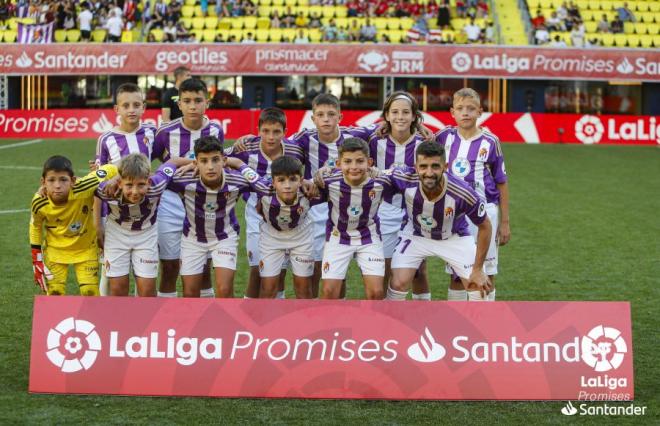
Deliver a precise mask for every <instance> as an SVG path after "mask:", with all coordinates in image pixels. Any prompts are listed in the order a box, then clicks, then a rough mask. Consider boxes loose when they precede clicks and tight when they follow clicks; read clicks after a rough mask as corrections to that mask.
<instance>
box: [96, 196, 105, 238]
mask: <svg viewBox="0 0 660 426" xmlns="http://www.w3.org/2000/svg"><path fill="white" fill-rule="evenodd" d="M99 191H102V189H101V188H100V187H99V188H98V189H97V190H96V194H97V195H98V194H99ZM102 209H103V201H102V200H101V199H100V198H99V197H98V196H97V197H94V209H93V210H94V227H95V228H96V243H97V244H98V246H99V248H100V249H101V250H103V244H104V242H105V226H103V220H101V210H102Z"/></svg>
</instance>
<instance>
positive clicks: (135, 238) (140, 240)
mask: <svg viewBox="0 0 660 426" xmlns="http://www.w3.org/2000/svg"><path fill="white" fill-rule="evenodd" d="M103 254H104V258H105V267H106V270H105V275H106V276H107V277H108V278H115V277H123V276H125V275H128V274H129V272H130V270H131V266H132V267H133V273H134V274H135V276H138V277H141V278H156V277H157V276H158V228H157V227H156V226H151V227H150V228H148V229H147V230H146V231H129V230H126V229H124V228H122V227H121V226H119V225H118V224H117V223H116V222H115V221H113V220H108V221H107V223H106V228H105V244H104V250H103Z"/></svg>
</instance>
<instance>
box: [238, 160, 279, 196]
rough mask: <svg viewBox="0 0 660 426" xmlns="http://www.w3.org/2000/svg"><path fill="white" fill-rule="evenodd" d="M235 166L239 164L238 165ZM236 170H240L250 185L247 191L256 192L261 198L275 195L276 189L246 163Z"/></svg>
mask: <svg viewBox="0 0 660 426" xmlns="http://www.w3.org/2000/svg"><path fill="white" fill-rule="evenodd" d="M227 160H237V159H236V158H232V159H229V158H228V159H227ZM238 161H240V160H238ZM233 163H234V162H233V161H232V164H233ZM235 165H238V164H237V163H236V164H235ZM236 170H238V171H239V172H240V173H241V175H242V176H243V178H244V179H245V181H246V183H247V185H248V187H247V188H246V190H247V191H249V192H255V193H257V195H261V196H268V195H272V194H274V193H275V189H274V188H273V185H272V184H271V183H270V182H269V181H267V180H266V179H264V178H262V177H260V176H259V174H258V173H257V172H255V171H254V170H252V168H250V167H248V166H246V165H245V163H243V162H241V164H240V165H238V167H236Z"/></svg>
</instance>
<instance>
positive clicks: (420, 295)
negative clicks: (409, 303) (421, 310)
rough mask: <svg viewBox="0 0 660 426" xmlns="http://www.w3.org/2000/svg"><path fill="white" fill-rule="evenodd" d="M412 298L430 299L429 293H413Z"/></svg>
mask: <svg viewBox="0 0 660 426" xmlns="http://www.w3.org/2000/svg"><path fill="white" fill-rule="evenodd" d="M412 300H431V293H420V294H415V293H413V295H412Z"/></svg>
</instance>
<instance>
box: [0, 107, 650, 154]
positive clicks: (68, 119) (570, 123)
mask: <svg viewBox="0 0 660 426" xmlns="http://www.w3.org/2000/svg"><path fill="white" fill-rule="evenodd" d="M207 113H208V116H209V118H211V119H212V120H217V121H218V123H220V124H221V125H222V126H223V129H224V131H225V136H226V138H227V139H236V138H238V137H240V136H243V135H245V134H248V133H252V134H256V133H257V122H258V117H259V111H258V110H209V111H207ZM286 115H287V120H288V129H287V130H288V133H289V134H291V133H294V132H297V131H299V130H302V129H304V128H313V127H314V123H312V120H311V111H303V110H287V111H286ZM343 115H344V118H343V120H342V123H341V124H342V125H345V126H365V125H369V124H372V123H374V122H376V121H378V120H379V118H380V111H353V110H347V111H344V112H343ZM144 120H145V121H149V122H152V123H154V124H159V123H160V121H161V117H160V110H147V111H146V112H145V114H144ZM117 122H118V117H117V116H116V114H115V112H114V111H113V110H111V109H84V110H46V111H21V110H7V111H0V135H2V137H10V138H63V139H76V138H97V137H98V136H99V135H101V134H102V133H103V132H105V131H107V130H110V129H111V128H112V127H113V126H114V125H115V124H116V123H117ZM424 124H425V125H426V126H428V127H429V128H430V129H432V130H434V131H435V130H440V129H442V128H444V127H445V126H447V125H453V124H455V123H454V119H453V118H452V117H451V115H450V114H449V113H448V112H430V113H424ZM479 124H480V125H483V126H486V127H488V128H489V129H490V130H491V131H492V132H493V133H495V134H496V135H497V136H498V137H499V138H500V140H502V141H505V142H518V143H530V144H534V143H583V144H618V145H657V144H660V119H658V118H657V117H654V116H632V115H600V116H595V115H580V114H535V113H525V114H523V113H505V114H493V113H488V112H486V113H484V114H483V115H482V116H481V118H480V119H479Z"/></svg>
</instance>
